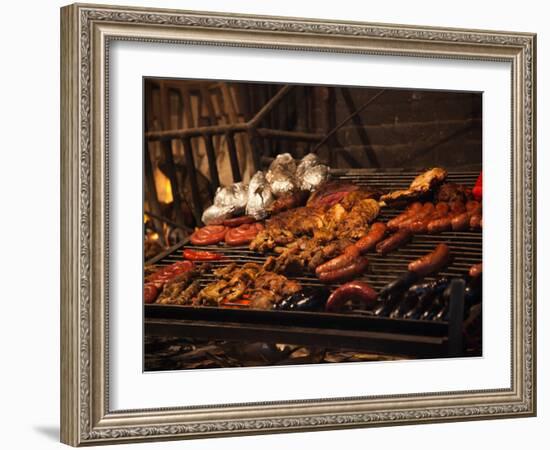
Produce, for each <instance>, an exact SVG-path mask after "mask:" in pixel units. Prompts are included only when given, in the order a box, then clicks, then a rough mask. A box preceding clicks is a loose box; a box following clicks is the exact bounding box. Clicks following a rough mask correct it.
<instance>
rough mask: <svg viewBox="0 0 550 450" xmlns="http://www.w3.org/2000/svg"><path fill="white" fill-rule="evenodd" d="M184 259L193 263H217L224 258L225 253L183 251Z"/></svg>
mask: <svg viewBox="0 0 550 450" xmlns="http://www.w3.org/2000/svg"><path fill="white" fill-rule="evenodd" d="M183 257H184V258H185V259H189V260H191V261H216V260H218V259H222V258H223V257H224V255H223V253H214V252H206V251H202V250H191V249H189V248H186V249H184V250H183Z"/></svg>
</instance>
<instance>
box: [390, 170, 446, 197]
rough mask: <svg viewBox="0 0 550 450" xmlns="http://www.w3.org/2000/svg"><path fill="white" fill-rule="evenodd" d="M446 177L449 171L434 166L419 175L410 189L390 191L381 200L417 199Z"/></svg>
mask: <svg viewBox="0 0 550 450" xmlns="http://www.w3.org/2000/svg"><path fill="white" fill-rule="evenodd" d="M445 178H447V171H446V170H445V169H442V168H441V167H434V168H433V169H430V170H427V171H426V172H424V173H421V174H420V175H418V176H417V177H416V178H415V179H414V180H413V182H412V183H411V184H410V186H409V188H408V189H404V190H399V191H393V192H390V193H389V194H386V195H383V196H382V197H380V200H381V201H384V202H387V203H394V202H398V201H407V200H413V199H417V198H419V197H421V196H422V195H424V194H426V193H428V192H429V191H431V190H432V189H433V188H434V187H436V186H438V185H439V184H441V183H442V182H443V181H444V180H445Z"/></svg>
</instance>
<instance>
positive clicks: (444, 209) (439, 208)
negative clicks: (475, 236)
mask: <svg viewBox="0 0 550 450" xmlns="http://www.w3.org/2000/svg"><path fill="white" fill-rule="evenodd" d="M449 210H450V206H449V204H448V203H447V202H439V203H437V204H436V205H435V212H436V214H437V216H438V217H444V216H446V215H447V214H449Z"/></svg>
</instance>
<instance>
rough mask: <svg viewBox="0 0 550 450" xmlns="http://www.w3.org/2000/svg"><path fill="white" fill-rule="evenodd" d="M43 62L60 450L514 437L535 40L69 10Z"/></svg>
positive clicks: (528, 343) (530, 216)
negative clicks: (58, 63) (464, 429)
mask: <svg viewBox="0 0 550 450" xmlns="http://www.w3.org/2000/svg"><path fill="white" fill-rule="evenodd" d="M61 38H62V40H61V42H62V48H61V56H62V71H61V74H62V77H61V87H62V99H61V102H62V120H61V123H62V130H61V135H62V149H61V154H62V158H61V160H62V202H61V204H62V211H61V215H62V217H61V219H62V249H61V252H62V271H61V273H62V279H61V287H62V298H61V302H62V305H61V310H62V330H61V339H62V340H61V350H62V351H61V355H62V361H61V363H62V376H61V390H62V416H61V438H62V441H63V442H65V443H67V444H70V445H74V446H78V445H86V444H107V443H121V442H133V441H136V442H137V441H144V440H160V439H185V438H188V439H191V438H199V437H216V436H230V435H237V434H239V435H242V434H258V433H274V432H296V431H313V430H324V429H333V428H334V429H335V428H344V427H366V426H378V425H399V424H413V423H414V424H421V423H427V422H441V421H457V420H472V419H489V418H502V417H526V416H532V415H534V414H535V413H536V383H535V372H536V371H535V363H536V352H535V277H536V271H535V259H536V258H535V249H536V247H535V244H536V243H535V226H536V214H535V195H536V191H535V188H536V186H535V179H536V176H535V145H536V140H535V137H536V133H535V131H536V130H535V126H536V123H535V85H536V74H535V67H536V64H535V54H536V36H535V35H534V34H530V33H515V32H514V33H511V32H503V31H484V30H463V29H443V28H428V27H420V26H408V25H407V26H405V25H384V24H371V23H359V22H346V23H341V22H330V21H324V20H323V21H320V20H315V19H294V18H282V17H258V16H246V15H236V14H218V13H210V12H208V13H203V12H190V11H173V10H157V9H140V8H130V7H114V6H95V5H80V4H78V5H71V6H67V7H64V8H62V10H61ZM484 213H485V214H484Z"/></svg>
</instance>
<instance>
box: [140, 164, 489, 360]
mask: <svg viewBox="0 0 550 450" xmlns="http://www.w3.org/2000/svg"><path fill="white" fill-rule="evenodd" d="M418 173H419V171H417V170H414V171H410V170H409V171H407V170H396V169H391V170H383V169H348V170H339V169H336V170H332V171H331V177H332V178H333V179H336V180H341V181H345V182H352V183H355V184H357V185H360V186H367V185H368V186H369V187H372V188H377V189H380V190H382V191H392V190H397V189H405V188H406V187H407V186H408V185H409V184H410V182H411V180H412V179H413V178H414V177H415V176H416V175H417V174H418ZM478 174H479V170H474V171H472V170H470V171H468V170H464V171H450V172H449V175H448V178H447V181H449V182H454V183H460V184H465V185H468V186H473V185H474V183H475V181H476V178H477V176H478ZM400 212H401V210H400V209H396V208H393V209H390V208H383V209H382V211H381V214H380V216H379V218H378V220H381V221H387V220H389V219H391V218H392V217H395V216H396V215H397V214H399V213H400ZM440 242H445V243H446V244H447V245H448V246H449V248H450V249H451V252H452V255H453V257H454V258H453V262H452V264H451V265H450V266H448V267H447V268H446V269H445V270H443V271H442V272H440V273H439V274H438V276H447V277H449V278H457V280H454V281H453V282H452V283H451V298H450V302H449V305H450V310H449V313H448V315H447V320H412V319H403V318H388V317H377V316H373V315H372V314H371V313H369V312H368V311H363V310H352V311H350V312H347V313H345V314H344V313H341V314H335V313H324V312H299V311H275V310H247V309H230V308H220V307H191V306H175V305H155V304H150V305H145V313H144V322H145V334H146V335H148V336H155V335H156V336H180V337H199V338H208V339H223V340H243V341H246V340H248V341H265V342H277V343H286V344H299V345H316V346H325V347H328V348H341V349H350V350H367V351H372V352H378V353H388V354H399V355H403V356H410V357H415V358H427V357H442V356H460V355H463V345H462V328H463V327H462V323H463V319H464V316H465V314H464V282H463V281H462V278H464V276H465V275H466V274H467V272H468V269H469V267H470V266H471V265H473V264H476V263H479V262H481V260H482V233H481V232H444V233H441V234H438V235H428V234H426V235H415V236H414V238H413V239H412V240H411V242H410V243H409V244H407V245H406V246H403V247H401V248H399V249H398V250H396V251H394V252H391V253H389V254H387V255H385V256H380V255H378V254H375V253H370V254H368V255H367V257H368V259H369V263H370V264H369V271H368V272H367V273H366V274H365V275H364V276H362V277H361V278H360V279H361V280H363V281H366V282H368V283H369V284H370V285H371V286H372V287H373V288H375V289H376V290H379V289H380V288H382V287H383V286H384V285H386V284H387V283H389V282H391V281H393V280H395V279H396V278H397V277H399V276H400V275H402V274H404V273H405V272H406V271H407V265H408V263H409V262H410V261H412V260H414V259H416V258H418V257H420V256H422V255H424V254H426V253H428V252H430V251H431V250H433V248H434V247H435V246H436V245H437V244H438V243H440ZM183 248H197V249H198V248H199V247H194V246H193V245H191V244H190V243H189V242H188V241H187V240H184V241H182V242H180V243H178V244H177V245H175V246H173V247H171V248H169V249H168V250H166V251H165V252H163V253H161V254H159V255H158V256H156V257H155V258H153V259H151V260H149V261H147V264H155V265H157V266H165V265H169V264H172V263H174V262H177V261H181V260H182V259H183V256H182V249H183ZM200 249H201V250H210V251H219V252H221V253H223V254H224V255H225V259H223V260H220V261H212V262H211V266H212V269H216V268H217V267H219V266H220V265H226V264H229V263H232V262H235V263H237V264H238V265H242V264H244V263H247V262H255V263H258V264H263V262H265V260H266V259H267V257H268V256H269V255H266V254H260V253H256V252H254V251H251V250H249V249H248V247H230V246H224V245H214V246H201V247H200ZM288 278H289V279H294V280H297V281H299V282H300V283H301V284H302V286H321V285H323V284H322V283H321V282H320V281H319V280H318V279H317V278H316V277H315V276H314V274H308V273H303V274H301V275H300V276H294V277H293V276H288ZM433 279H435V278H433V277H426V280H427V281H429V280H433ZM213 280H214V276H213V274H212V271H211V270H210V271H208V272H206V273H204V274H203V275H202V276H201V278H200V279H199V282H200V283H201V285H205V284H207V283H209V282H211V281H213ZM328 286H329V287H331V288H333V287H336V286H337V285H332V286H331V285H328Z"/></svg>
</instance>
